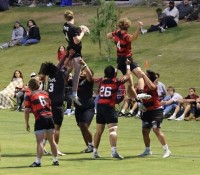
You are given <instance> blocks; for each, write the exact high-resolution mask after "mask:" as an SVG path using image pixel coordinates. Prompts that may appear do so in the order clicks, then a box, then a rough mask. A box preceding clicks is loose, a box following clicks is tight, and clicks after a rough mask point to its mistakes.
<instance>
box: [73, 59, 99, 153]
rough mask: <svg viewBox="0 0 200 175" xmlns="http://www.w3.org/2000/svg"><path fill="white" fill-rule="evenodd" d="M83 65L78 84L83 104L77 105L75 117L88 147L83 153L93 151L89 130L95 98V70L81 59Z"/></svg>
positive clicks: (79, 95)
mask: <svg viewBox="0 0 200 175" xmlns="http://www.w3.org/2000/svg"><path fill="white" fill-rule="evenodd" d="M79 63H80V64H81V65H82V71H81V74H80V78H79V84H78V91H77V92H78V97H79V99H80V102H81V104H82V105H81V106H79V105H77V104H74V105H75V117H76V122H77V125H78V126H79V128H80V130H81V133H82V136H83V139H84V141H85V144H86V146H87V148H86V149H85V150H84V151H82V152H83V153H90V152H93V143H92V133H91V132H90V131H89V127H90V124H91V122H92V119H93V117H94V107H95V104H94V99H93V86H94V79H93V72H92V71H91V69H89V67H88V66H87V64H86V63H85V62H84V61H83V60H82V59H81V60H80V62H79Z"/></svg>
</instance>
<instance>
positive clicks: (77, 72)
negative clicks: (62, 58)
mask: <svg viewBox="0 0 200 175" xmlns="http://www.w3.org/2000/svg"><path fill="white" fill-rule="evenodd" d="M80 59H81V57H76V58H73V64H74V77H73V87H72V95H71V96H70V97H71V99H72V101H74V102H75V103H76V104H78V105H80V106H81V103H80V101H79V99H78V96H77V89H78V82H79V76H80V72H81V64H79V60H80Z"/></svg>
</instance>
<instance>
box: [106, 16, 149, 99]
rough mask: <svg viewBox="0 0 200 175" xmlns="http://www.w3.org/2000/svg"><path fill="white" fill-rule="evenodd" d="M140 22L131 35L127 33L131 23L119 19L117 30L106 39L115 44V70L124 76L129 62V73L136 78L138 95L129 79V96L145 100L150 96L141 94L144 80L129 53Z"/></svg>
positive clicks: (131, 54) (131, 80)
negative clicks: (127, 61) (128, 61)
mask: <svg viewBox="0 0 200 175" xmlns="http://www.w3.org/2000/svg"><path fill="white" fill-rule="evenodd" d="M142 25H143V24H142V22H139V21H138V24H137V30H136V31H135V33H133V34H129V33H128V29H129V27H130V26H131V21H130V20H129V19H127V18H121V19H120V20H119V21H118V23H117V26H118V28H119V29H118V30H116V31H113V32H111V33H108V34H107V38H108V39H111V40H113V41H114V42H115V44H116V49H117V69H119V70H120V71H121V72H122V74H123V75H124V74H126V60H127V59H128V60H130V61H131V64H130V68H131V71H132V73H133V74H134V75H136V77H137V78H138V93H139V94H138V95H137V93H136V91H135V89H134V84H133V79H132V77H131V78H130V81H129V86H128V91H130V94H132V96H134V97H135V98H136V99H145V98H149V97H150V96H149V95H147V94H145V93H143V90H144V80H143V78H142V77H141V73H140V72H141V68H140V67H139V66H138V64H137V63H136V62H134V61H133V59H132V56H133V53H132V51H131V42H132V41H134V40H136V39H137V38H138V35H139V33H140V28H141V26H142Z"/></svg>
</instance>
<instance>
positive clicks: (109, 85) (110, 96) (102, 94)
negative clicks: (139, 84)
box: [98, 78, 120, 107]
mask: <svg viewBox="0 0 200 175" xmlns="http://www.w3.org/2000/svg"><path fill="white" fill-rule="evenodd" d="M119 85H120V84H119V83H118V81H117V79H116V78H113V79H107V78H106V79H103V80H102V82H101V83H100V86H99V101H98V104H103V105H109V106H111V107H114V106H115V104H116V96H117V91H118V87H119Z"/></svg>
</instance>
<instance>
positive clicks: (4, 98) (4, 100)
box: [0, 70, 23, 109]
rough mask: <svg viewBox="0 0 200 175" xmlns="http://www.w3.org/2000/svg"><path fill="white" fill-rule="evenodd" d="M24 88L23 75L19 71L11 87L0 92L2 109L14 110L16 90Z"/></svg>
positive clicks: (15, 72)
mask: <svg viewBox="0 0 200 175" xmlns="http://www.w3.org/2000/svg"><path fill="white" fill-rule="evenodd" d="M22 87H23V75H22V73H21V72H20V71H19V70H16V71H14V74H13V77H12V80H11V82H10V83H9V85H8V86H7V87H6V88H5V89H3V90H2V91H0V109H10V108H12V107H13V106H14V105H13V102H12V98H14V96H15V92H16V89H21V88H22Z"/></svg>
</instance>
